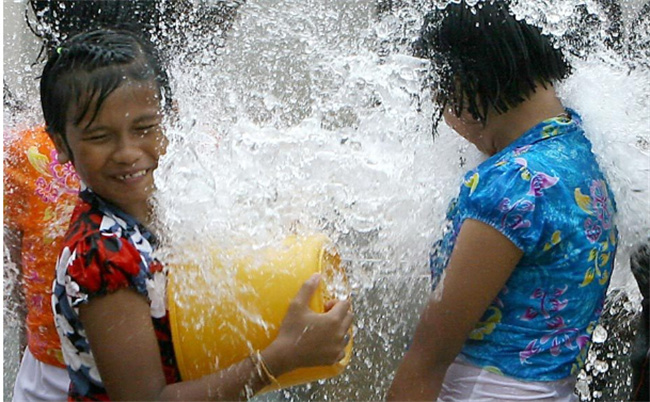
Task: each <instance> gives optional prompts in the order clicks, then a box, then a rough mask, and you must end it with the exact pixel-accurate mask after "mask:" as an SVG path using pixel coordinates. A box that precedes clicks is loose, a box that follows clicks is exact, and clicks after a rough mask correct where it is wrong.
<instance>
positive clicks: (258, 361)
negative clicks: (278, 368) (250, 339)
mask: <svg viewBox="0 0 650 402" xmlns="http://www.w3.org/2000/svg"><path fill="white" fill-rule="evenodd" d="M250 358H251V360H252V361H253V365H254V366H255V368H256V369H257V371H258V372H259V373H260V376H261V374H262V373H264V377H266V380H267V381H268V382H269V383H271V384H274V385H276V386H277V387H278V388H281V387H280V382H279V381H278V379H277V378H275V376H274V375H273V374H271V370H269V367H268V366H267V365H266V362H265V361H264V358H263V357H262V354H261V353H260V351H259V350H256V351H255V352H254V353H253V354H251V356H250Z"/></svg>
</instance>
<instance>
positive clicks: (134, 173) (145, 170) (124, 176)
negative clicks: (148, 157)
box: [117, 169, 151, 181]
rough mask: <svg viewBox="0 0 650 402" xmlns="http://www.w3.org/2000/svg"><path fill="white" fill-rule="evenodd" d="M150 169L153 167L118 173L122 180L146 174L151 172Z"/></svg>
mask: <svg viewBox="0 0 650 402" xmlns="http://www.w3.org/2000/svg"><path fill="white" fill-rule="evenodd" d="M150 170H151V169H142V170H138V171H137V172H133V173H127V174H124V175H118V176H117V178H118V179H119V180H122V181H127V180H133V179H137V178H139V177H142V176H144V175H146V174H147V173H149V171H150Z"/></svg>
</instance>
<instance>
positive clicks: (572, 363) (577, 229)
mask: <svg viewBox="0 0 650 402" xmlns="http://www.w3.org/2000/svg"><path fill="white" fill-rule="evenodd" d="M614 213H615V202H614V199H613V196H612V194H611V192H610V190H609V187H608V184H607V181H606V179H605V177H604V176H603V173H602V172H601V170H600V168H599V166H598V163H597V161H596V158H595V156H594V155H593V153H592V151H591V143H590V142H589V140H588V139H587V138H586V137H585V135H584V131H583V129H582V128H581V121H580V117H579V116H578V115H577V114H576V113H575V112H574V111H572V110H568V114H567V115H566V116H558V117H555V118H552V119H548V120H545V121H543V122H541V123H539V124H538V125H536V126H535V127H533V128H532V129H530V130H529V131H527V132H526V133H524V134H523V135H522V136H521V137H519V138H518V139H517V140H515V141H514V142H513V143H511V144H510V145H509V146H508V147H506V148H505V149H503V150H501V151H500V152H499V153H497V154H496V155H493V156H492V157H490V158H489V159H488V160H486V161H485V162H483V163H482V164H480V165H479V166H478V167H477V168H476V169H474V170H472V171H470V172H469V173H467V174H466V176H465V178H464V180H463V183H462V185H461V188H460V193H459V195H458V197H457V198H456V199H454V200H453V201H452V202H451V204H450V206H449V209H448V213H447V219H446V225H445V229H444V231H443V236H442V238H441V240H439V241H438V242H437V243H436V244H434V247H433V250H432V253H431V260H430V267H431V271H432V276H433V280H434V286H436V285H437V283H438V282H439V281H440V277H441V275H442V273H443V271H444V269H445V267H446V266H447V263H448V260H449V256H450V254H451V251H452V249H453V246H454V243H455V241H456V236H457V235H458V233H459V231H460V228H461V225H462V223H463V221H464V220H465V219H474V220H477V221H480V222H483V223H485V224H487V225H490V226H491V227H493V228H494V229H496V230H498V231H499V232H500V233H502V234H503V235H504V236H506V237H507V238H508V239H509V240H510V241H512V242H513V243H514V244H515V245H516V246H517V247H518V248H519V249H521V250H522V251H523V252H524V255H523V257H522V258H521V260H520V261H519V263H518V264H517V266H516V268H515V270H514V272H513V274H512V275H511V276H510V278H509V279H508V281H507V282H506V284H505V286H504V287H503V289H502V290H501V291H500V293H499V294H498V296H497V297H496V299H495V300H494V301H493V302H492V303H491V305H490V306H489V307H488V309H487V310H486V311H485V313H484V314H483V317H482V318H481V319H480V321H479V322H478V324H477V325H476V327H475V328H474V330H473V331H472V332H471V333H470V335H469V338H468V340H467V341H466V343H465V345H464V347H463V349H462V351H461V355H462V356H463V357H465V358H466V359H467V360H468V361H469V362H471V363H473V364H476V365H478V366H480V367H483V368H484V369H486V370H489V371H492V372H496V373H500V374H504V375H507V376H510V377H514V378H518V379H522V380H530V381H555V380H559V379H562V378H565V377H568V376H569V375H571V374H575V373H577V371H578V370H579V369H580V368H581V367H582V365H583V362H584V357H585V354H586V351H587V347H586V346H587V345H588V343H589V341H590V338H591V332H592V331H593V329H594V327H595V325H596V323H597V320H598V318H599V316H600V314H601V311H602V306H603V302H604V298H605V293H606V290H607V285H608V283H609V279H610V276H611V272H612V267H613V262H614V255H615V253H616V242H617V232H616V227H615V225H614ZM442 291H443V292H444V288H443V289H442Z"/></svg>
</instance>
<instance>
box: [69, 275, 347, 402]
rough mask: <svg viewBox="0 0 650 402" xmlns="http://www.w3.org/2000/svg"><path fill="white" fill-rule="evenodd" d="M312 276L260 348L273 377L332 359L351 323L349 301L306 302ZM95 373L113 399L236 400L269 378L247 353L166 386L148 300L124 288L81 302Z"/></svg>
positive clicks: (337, 355)
mask: <svg viewBox="0 0 650 402" xmlns="http://www.w3.org/2000/svg"><path fill="white" fill-rule="evenodd" d="M317 286H318V278H317V277H314V278H312V279H310V280H309V281H307V282H306V283H305V285H303V287H302V288H301V290H300V291H299V293H298V295H297V296H296V298H295V299H294V300H293V301H292V303H291V305H290V307H289V312H288V313H287V317H286V318H285V321H284V322H283V324H282V327H281V328H280V332H279V334H278V337H277V338H276V339H275V341H273V343H271V345H269V347H267V348H266V349H265V350H264V351H262V356H263V358H264V360H265V361H266V363H267V365H268V366H269V369H270V370H271V372H272V373H273V374H274V375H276V376H278V375H281V374H283V373H285V372H288V371H291V370H293V369H295V368H297V367H305V366H310V365H312V366H313V365H327V364H333V363H335V362H336V361H337V360H340V359H341V358H343V356H344V347H345V344H346V342H345V339H344V337H345V334H346V333H347V330H348V328H349V326H350V324H351V322H352V314H351V312H350V308H349V307H350V306H349V303H348V302H339V303H337V304H336V305H335V306H334V307H333V308H332V309H331V310H330V311H328V312H327V313H325V314H316V313H314V312H313V311H311V309H310V308H309V300H310V299H311V296H312V295H313V293H314V291H315V289H316V287H317ZM80 317H81V320H82V322H83V325H84V328H85V330H86V334H87V336H88V340H89V343H90V344H91V345H92V346H91V348H92V352H93V355H94V357H95V361H96V362H97V366H98V369H99V372H100V374H101V377H102V380H103V382H104V385H105V387H106V390H107V392H108V394H109V395H110V397H111V399H112V400H143V401H144V400H182V401H188V400H202V401H204V400H241V399H246V397H247V395H246V392H245V390H246V388H248V389H249V390H250V391H251V392H252V393H255V392H257V391H259V390H260V389H262V388H263V387H264V386H266V385H268V384H267V380H268V379H266V378H263V377H261V376H260V375H259V372H258V370H257V368H256V367H255V366H254V363H253V362H252V361H251V360H250V359H244V360H243V361H241V362H239V363H237V364H234V365H232V366H231V367H228V368H226V369H224V370H221V371H219V372H217V373H214V374H210V375H207V376H205V377H202V378H200V379H198V380H194V381H185V382H180V383H176V384H170V385H166V383H165V378H164V374H163V369H162V363H161V360H160V352H159V349H158V343H157V340H156V337H155V332H154V329H153V324H152V322H151V317H150V312H149V305H148V303H147V301H146V299H145V298H144V297H143V296H141V295H139V294H137V293H136V292H135V291H133V290H129V289H123V290H119V291H117V292H115V293H113V294H110V295H107V296H103V297H100V298H97V299H94V300H92V301H90V302H89V303H88V304H87V305H84V306H83V307H82V308H81V309H80Z"/></svg>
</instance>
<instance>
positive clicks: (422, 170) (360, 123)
mask: <svg viewBox="0 0 650 402" xmlns="http://www.w3.org/2000/svg"><path fill="white" fill-rule="evenodd" d="M212 3H219V2H218V1H215V2H209V1H206V2H203V3H202V4H203V6H204V7H209V6H210V4H212ZM443 3H444V2H442V1H437V2H431V1H417V0H413V1H408V2H407V1H402V2H398V1H388V0H385V1H382V0H378V1H374V0H355V1H349V0H336V1H317V0H305V1H301V2H295V1H290V0H258V1H254V0H249V1H248V2H246V3H244V4H243V5H241V6H240V7H239V9H238V16H237V19H236V20H235V21H234V24H233V26H232V30H231V31H230V32H229V33H228V34H227V40H225V41H223V42H219V43H218V46H223V47H212V46H202V44H203V43H204V41H205V39H204V38H203V36H202V33H201V32H198V30H197V31H194V29H193V28H192V20H191V18H189V17H188V19H187V20H184V21H178V24H179V25H178V26H176V27H173V28H174V29H175V30H176V31H179V30H180V31H182V32H184V35H183V41H185V43H183V42H178V43H176V49H178V52H179V54H180V53H182V52H183V49H190V50H191V51H192V52H194V53H195V54H193V55H192V57H191V58H189V60H192V62H189V63H188V61H187V60H188V58H186V57H180V55H179V57H178V58H177V61H176V63H175V64H173V66H172V69H171V72H170V73H171V76H172V77H173V80H174V83H173V84H174V93H175V97H176V99H177V101H178V105H179V109H180V110H179V115H178V117H177V120H176V121H174V122H172V123H171V124H170V128H169V131H168V134H169V136H170V139H171V144H170V146H169V148H168V152H167V154H166V155H165V156H164V157H163V160H161V166H160V168H159V169H158V170H157V172H156V182H157V184H158V188H159V191H158V195H157V199H156V202H157V209H158V211H159V213H160V217H161V219H160V220H161V223H162V225H163V230H164V232H165V233H167V234H168V236H169V237H170V238H172V239H173V244H172V246H171V248H170V249H169V250H165V253H166V254H165V255H166V256H169V257H170V258H173V256H178V255H184V256H185V254H183V251H182V250H181V249H180V248H181V247H185V246H187V245H188V244H191V246H192V250H193V251H194V252H196V253H197V257H196V262H199V261H200V260H201V257H200V256H201V255H204V254H206V255H207V254H208V253H209V252H210V251H211V250H213V249H214V248H215V247H219V248H224V249H236V248H243V249H247V250H248V252H255V250H260V249H262V248H264V247H268V246H275V245H277V244H278V242H279V241H281V240H282V239H283V238H285V237H286V236H287V235H289V234H291V233H312V232H323V233H326V234H327V235H328V236H329V237H330V238H331V239H332V240H333V242H334V243H335V245H336V247H337V249H338V251H339V253H340V254H341V256H342V258H343V262H344V266H345V269H346V271H347V273H348V277H349V278H348V279H349V282H350V286H351V289H352V298H353V302H354V310H355V313H356V322H355V326H356V329H355V335H354V336H355V352H354V353H355V355H354V358H353V360H352V362H351V363H350V366H349V367H348V369H347V370H346V371H345V372H344V373H343V374H342V375H340V376H339V377H336V378H334V379H331V380H327V381H320V382H317V383H313V384H309V385H304V386H299V387H294V388H291V389H288V390H285V391H280V392H277V393H274V394H271V395H268V396H266V397H262V398H271V399H273V398H275V399H289V400H326V399H333V400H379V399H382V398H383V397H384V393H385V390H386V388H387V387H388V385H389V384H390V381H391V379H392V374H393V373H394V370H395V368H396V366H397V364H398V362H399V359H400V358H401V357H402V356H403V353H404V351H405V349H406V347H407V345H408V343H409V339H410V336H411V333H412V330H413V329H414V326H415V323H416V322H417V319H418V316H419V311H420V309H421V307H422V305H423V304H424V302H425V301H426V297H427V295H428V293H429V288H430V284H429V281H428V268H427V262H428V251H429V248H430V246H431V244H432V243H433V241H434V239H435V238H436V236H437V234H438V231H439V228H440V223H441V221H442V217H443V215H444V212H445V209H446V206H447V202H448V201H449V200H450V199H451V197H453V196H454V195H455V192H456V191H457V188H458V184H459V180H460V179H461V176H462V173H463V172H464V171H466V170H467V169H468V168H469V167H472V166H474V165H476V164H477V163H479V162H480V161H481V160H482V158H483V157H482V156H481V155H480V154H479V153H478V151H476V150H475V149H474V148H473V147H470V146H469V145H468V144H467V143H465V142H464V140H463V139H462V138H460V137H459V136H457V135H455V134H454V133H453V132H451V130H450V129H449V128H447V127H446V126H444V125H442V126H441V128H440V130H439V131H440V132H439V135H438V136H437V137H436V139H435V141H432V139H431V115H432V114H433V105H432V104H431V100H430V98H429V95H428V93H427V91H423V90H422V81H423V79H424V77H425V76H426V74H427V68H426V65H425V64H424V63H423V62H422V61H421V60H418V59H415V58H412V57H410V56H408V54H409V53H408V45H409V43H410V41H411V40H412V39H413V38H414V36H415V35H416V33H417V29H418V28H419V26H420V22H421V16H422V15H423V11H424V10H425V9H426V8H427V7H430V6H431V4H436V5H442V4H443ZM631 3H634V2H623V3H622V5H623V6H624V7H623V9H624V10H623V11H624V12H626V13H628V14H629V15H632V17H630V19H629V20H625V21H626V22H629V21H630V20H631V19H633V18H634V15H636V14H635V12H634V11H631V10H628V9H627V8H626V7H628V8H632V6H631V5H630V4H631ZM634 4H637V3H634ZM637 9H638V8H637ZM576 10H580V12H578V11H576ZM626 10H627V11H626ZM515 12H516V14H517V15H518V16H519V17H521V18H526V19H527V20H530V21H531V22H533V23H535V24H539V25H541V26H543V27H544V30H545V32H547V33H549V34H551V35H553V36H554V37H555V38H556V39H557V42H558V44H559V45H561V46H565V47H567V48H569V49H570V50H572V51H571V52H570V55H571V57H572V60H571V61H572V63H573V65H574V74H573V75H572V76H571V77H570V78H569V79H568V80H567V81H566V82H564V83H563V84H562V85H561V86H560V87H559V94H560V96H561V98H562V99H563V101H564V103H565V104H566V105H567V106H569V107H572V108H574V109H576V110H577V111H578V112H580V113H581V114H582V116H583V119H584V121H585V129H586V131H587V133H588V135H589V136H590V139H591V140H592V143H593V146H594V151H595V152H596V153H597V154H598V155H599V157H600V160H601V163H602V167H603V169H604V170H605V172H606V174H607V176H608V178H609V179H610V183H611V185H612V188H613V190H614V192H615V195H616V196H617V201H618V208H619V221H618V225H619V229H620V232H621V246H620V249H619V255H618V258H617V267H616V271H615V275H614V278H613V280H612V288H614V289H622V290H624V291H625V292H626V293H628V294H629V295H630V299H631V300H633V301H635V302H636V301H638V292H637V291H636V285H635V282H634V280H633V278H632V277H631V275H630V274H629V264H628V260H629V253H630V250H631V249H632V247H633V246H635V245H636V244H637V243H638V242H640V241H642V240H643V239H644V237H647V236H648V234H649V232H650V214H648V211H649V210H650V196H649V194H650V188H649V187H650V179H649V175H650V160H649V158H650V149H649V145H648V144H650V121H649V115H650V109H649V108H650V71H649V68H648V65H647V58H644V57H643V56H638V55H643V54H646V53H643V52H644V50H643V49H641V45H642V44H643V43H647V42H648V40H649V39H648V38H649V37H650V33H648V30H647V27H646V31H645V33H642V32H643V31H642V30H638V29H637V30H636V31H635V33H634V35H636V36H634V35H632V34H630V35H626V34H625V32H626V31H624V30H623V31H622V32H621V33H619V34H618V35H617V36H615V35H612V34H611V32H609V31H608V29H610V28H611V26H612V24H613V22H612V21H611V17H610V16H609V15H608V14H606V13H605V12H604V11H603V8H602V6H601V5H600V3H599V2H597V1H595V0H585V1H579V0H570V1H569V0H539V1H523V0H521V1H519V2H516V4H515ZM585 21H587V22H589V23H588V24H587V23H585ZM640 26H642V24H640ZM172 30H173V29H172ZM171 40H172V41H173V40H174V38H173V37H172V38H171ZM608 41H609V42H608ZM210 43H213V42H210ZM172 47H173V46H172ZM206 47H208V48H207V49H205V50H201V49H204V48H206ZM646 52H647V51H646ZM635 55H637V56H635ZM175 247H176V248H175ZM246 314H248V313H246ZM5 315H6V313H5ZM599 328H600V329H599V330H598V331H599V332H598V337H599V338H598V339H599V340H600V339H603V342H605V340H606V339H607V340H610V339H612V338H616V337H615V336H612V333H611V332H610V333H609V334H608V332H607V330H605V329H604V328H602V327H599ZM603 331H604V333H603ZM610 331H611V329H610ZM611 360H612V359H611V358H607V356H604V357H603V356H599V357H597V358H596V357H595V356H594V357H593V359H592V360H591V362H592V366H594V367H595V370H596V371H597V372H598V374H588V373H582V374H581V377H582V378H581V381H580V382H579V385H578V390H579V391H580V394H581V395H583V396H584V399H593V400H596V399H599V398H600V397H602V393H601V394H600V395H599V394H598V393H599V392H601V391H600V390H598V389H595V388H593V387H594V383H595V380H594V378H595V376H596V375H601V376H602V375H606V374H607V372H608V371H611V370H612V368H613V367H615V365H614V364H613V363H612V361H611ZM596 363H597V364H596ZM621 392H622V393H624V391H621ZM623 396H624V395H621V397H623Z"/></svg>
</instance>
